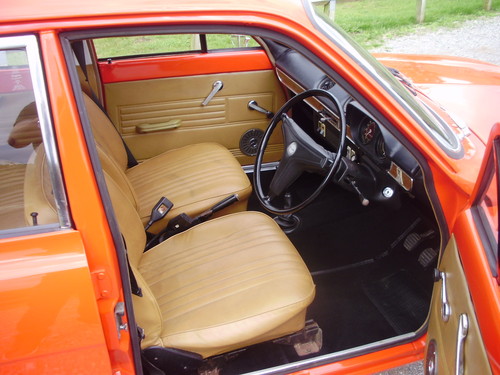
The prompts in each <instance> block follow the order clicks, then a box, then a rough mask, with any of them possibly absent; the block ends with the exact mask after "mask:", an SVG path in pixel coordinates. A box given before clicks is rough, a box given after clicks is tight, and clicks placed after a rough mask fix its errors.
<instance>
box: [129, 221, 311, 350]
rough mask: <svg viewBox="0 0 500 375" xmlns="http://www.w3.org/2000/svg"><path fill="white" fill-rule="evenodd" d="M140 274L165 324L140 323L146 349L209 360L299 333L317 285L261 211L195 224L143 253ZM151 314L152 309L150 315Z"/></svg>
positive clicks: (138, 308) (139, 314)
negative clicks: (182, 352) (156, 347)
mask: <svg viewBox="0 0 500 375" xmlns="http://www.w3.org/2000/svg"><path fill="white" fill-rule="evenodd" d="M138 271H139V272H140V274H141V275H142V277H143V278H144V281H145V283H146V284H147V285H148V286H149V288H150V290H151V293H152V295H153V296H154V298H155V299H156V301H157V303H158V308H159V311H160V314H161V319H162V324H161V326H159V325H157V324H154V325H150V326H149V327H148V326H147V322H146V321H145V322H141V319H140V316H141V313H142V311H140V307H139V305H138V304H136V305H135V306H137V307H135V308H136V310H137V311H138V313H137V317H138V323H139V325H141V327H143V328H144V329H145V331H146V338H145V340H144V341H143V347H148V346H151V345H159V346H164V347H172V348H177V349H182V350H187V351H190V352H195V353H199V354H200V355H202V356H203V357H204V358H206V357H210V356H213V355H217V354H221V353H227V352H230V351H233V350H236V349H240V348H243V347H246V346H249V345H253V344H256V343H260V342H264V341H268V340H272V339H275V338H278V337H282V336H286V335H288V334H291V333H294V332H297V331H299V330H301V329H302V328H303V327H304V323H305V314H306V308H307V306H308V305H309V304H310V303H311V302H312V300H313V298H314V294H315V287H314V283H313V281H312V278H311V275H310V273H309V271H308V269H307V267H306V266H305V264H304V262H303V261H302V258H301V257H300V255H299V254H298V252H297V250H296V249H295V248H294V247H293V245H292V244H291V242H290V241H289V240H288V238H287V237H286V236H285V234H284V233H283V232H282V231H281V230H280V228H279V227H278V225H277V224H276V223H275V222H274V221H273V220H272V219H271V218H270V217H269V216H267V215H264V214H262V213H258V212H242V213H237V214H232V215H228V216H224V217H220V218H217V219H213V220H211V221H208V222H205V223H203V224H200V225H198V226H195V227H193V228H191V229H189V230H187V231H186V232H182V233H180V234H178V235H175V236H173V237H171V238H169V239H168V240H166V241H165V242H162V243H161V244H159V245H158V246H156V247H154V248H152V249H151V250H149V251H148V252H146V253H144V255H143V256H142V258H141V261H140V264H139V267H138ZM144 313H145V314H147V313H146V312H144Z"/></svg>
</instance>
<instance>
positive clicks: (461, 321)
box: [425, 124, 500, 375]
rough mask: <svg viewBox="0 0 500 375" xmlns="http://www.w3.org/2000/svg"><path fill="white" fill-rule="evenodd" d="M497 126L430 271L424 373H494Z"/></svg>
mask: <svg viewBox="0 0 500 375" xmlns="http://www.w3.org/2000/svg"><path fill="white" fill-rule="evenodd" d="M499 156H500V124H497V125H496V126H495V127H494V128H493V130H492V133H491V136H490V141H489V144H488V151H487V153H486V157H485V161H484V163H483V166H482V172H481V176H480V178H479V180H478V181H477V186H476V188H475V190H474V193H473V194H472V199H471V205H470V208H469V209H467V210H465V211H464V212H463V213H462V214H461V215H460V216H459V218H458V220H457V222H456V224H455V227H454V229H453V233H452V237H451V240H450V241H449V243H448V245H447V246H446V249H445V251H444V253H443V255H442V258H441V260H440V262H439V266H438V269H437V270H436V273H435V281H436V283H435V286H434V292H433V299H432V305H431V315H430V322H429V331H428V336H427V351H426V359H425V373H426V374H429V375H432V374H457V375H461V374H470V375H475V374H484V375H486V374H491V373H493V374H499V373H500V346H499V345H498V342H499V341H500V319H499V317H500V287H499V281H500V277H499V265H498V176H499V172H500V169H499V160H500V159H499Z"/></svg>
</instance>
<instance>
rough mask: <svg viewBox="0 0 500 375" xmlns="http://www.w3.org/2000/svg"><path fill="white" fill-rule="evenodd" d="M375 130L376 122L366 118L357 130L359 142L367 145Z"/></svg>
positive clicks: (371, 139) (373, 136)
mask: <svg viewBox="0 0 500 375" xmlns="http://www.w3.org/2000/svg"><path fill="white" fill-rule="evenodd" d="M376 130H377V124H376V123H375V121H373V120H368V121H366V122H365V123H364V124H363V125H361V129H360V130H359V135H360V136H361V143H363V144H364V145H367V144H368V143H370V142H371V141H373V138H375V133H376Z"/></svg>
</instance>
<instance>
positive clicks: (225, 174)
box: [84, 94, 252, 233]
mask: <svg viewBox="0 0 500 375" xmlns="http://www.w3.org/2000/svg"><path fill="white" fill-rule="evenodd" d="M84 99H85V106H86V108H87V113H88V116H89V119H90V123H91V126H92V130H93V133H94V137H95V140H96V143H97V145H98V148H99V149H100V153H99V154H100V159H101V163H102V164H103V169H104V170H105V171H106V172H107V173H108V174H109V175H110V176H112V178H113V180H115V181H116V182H117V183H119V184H120V186H121V188H122V189H124V190H125V191H128V197H129V199H131V200H132V203H133V205H134V206H135V208H136V210H137V212H138V213H139V216H140V218H141V221H142V222H143V224H146V223H147V222H148V220H149V216H150V213H151V209H152V208H153V206H154V205H155V204H156V202H157V201H158V200H159V199H160V198H161V197H162V196H165V197H166V198H168V199H169V200H170V201H171V202H172V203H173V204H174V207H173V209H172V210H171V211H170V213H169V214H168V215H167V216H166V217H165V218H164V219H163V220H161V221H159V222H157V223H156V224H154V225H153V226H152V227H151V228H150V231H151V232H153V233H156V232H158V231H159V230H161V229H162V228H163V227H165V225H166V223H167V222H168V220H170V219H171V218H173V217H175V216H177V215H179V214H181V213H187V214H188V215H191V216H196V215H198V214H200V213H202V212H203V211H205V210H207V209H209V208H211V207H212V206H214V205H215V204H216V203H218V202H220V201H221V200H223V199H224V198H226V197H228V196H230V195H232V194H237V195H238V198H239V201H238V202H237V203H235V204H233V205H231V206H229V207H228V208H226V209H225V210H223V211H221V214H222V215H224V214H228V213H233V212H238V211H244V210H246V207H247V203H248V197H249V196H250V194H251V192H252V186H251V184H250V181H249V179H248V177H247V176H246V174H245V173H244V172H243V169H242V168H241V166H240V164H239V163H238V161H237V160H236V158H234V156H233V155H232V154H231V153H230V152H229V150H227V149H226V148H225V147H223V146H221V145H219V144H216V143H201V144H193V145H189V146H185V147H182V148H179V149H174V150H171V151H167V152H165V153H163V154H160V155H158V156H156V157H153V158H151V159H149V160H146V161H144V162H142V163H139V164H138V165H136V166H134V167H132V168H128V166H127V164H128V158H127V152H126V149H125V146H124V144H123V141H122V138H121V136H120V135H119V134H118V132H117V131H116V129H115V127H114V125H113V124H112V123H111V121H110V119H109V118H108V117H107V116H106V114H105V113H104V112H103V111H102V110H101V109H100V108H99V106H97V104H95V103H94V101H93V100H92V99H91V98H90V97H88V96H87V95H86V94H84ZM219 216H221V215H219Z"/></svg>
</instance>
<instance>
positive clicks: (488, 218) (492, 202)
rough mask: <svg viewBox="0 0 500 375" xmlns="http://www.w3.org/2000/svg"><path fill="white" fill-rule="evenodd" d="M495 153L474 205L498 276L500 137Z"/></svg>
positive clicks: (477, 221) (496, 141) (492, 266)
mask: <svg viewBox="0 0 500 375" xmlns="http://www.w3.org/2000/svg"><path fill="white" fill-rule="evenodd" d="M493 146H494V153H493V154H492V155H491V156H490V159H489V162H488V165H487V169H486V170H487V172H486V174H485V176H484V181H483V183H484V185H483V186H482V188H481V191H480V194H479V197H478V199H477V200H476V202H475V205H474V207H473V212H474V214H475V215H474V216H475V219H476V225H477V228H478V230H479V233H480V235H481V239H482V241H483V245H484V249H485V251H486V256H487V258H488V261H489V263H490V267H491V272H492V274H493V275H494V276H495V277H496V276H498V257H499V249H498V178H499V175H498V173H499V170H500V164H499V159H498V156H499V153H500V139H495V141H494V145H493Z"/></svg>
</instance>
